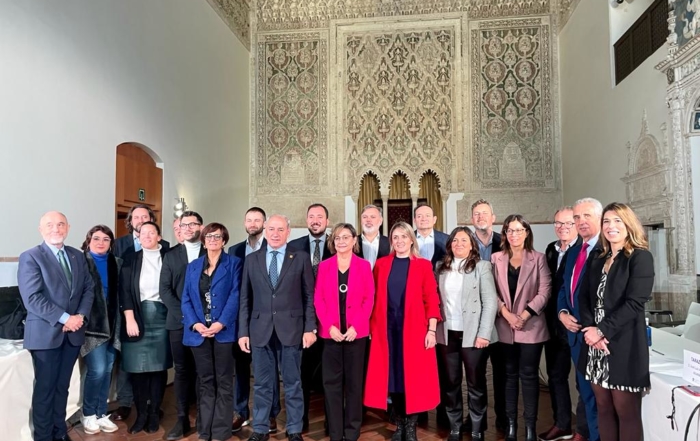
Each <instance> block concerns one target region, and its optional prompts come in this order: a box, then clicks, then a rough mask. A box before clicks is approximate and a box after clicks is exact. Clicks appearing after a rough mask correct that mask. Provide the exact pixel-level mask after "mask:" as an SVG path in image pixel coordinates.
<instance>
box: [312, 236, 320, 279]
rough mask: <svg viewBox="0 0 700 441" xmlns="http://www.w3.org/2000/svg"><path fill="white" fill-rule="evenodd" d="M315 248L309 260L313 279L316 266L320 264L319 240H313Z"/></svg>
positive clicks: (316, 269) (316, 272)
mask: <svg viewBox="0 0 700 441" xmlns="http://www.w3.org/2000/svg"><path fill="white" fill-rule="evenodd" d="M314 242H315V243H316V248H314V257H313V258H312V260H311V267H312V269H313V270H314V278H316V274H318V264H319V263H321V239H314Z"/></svg>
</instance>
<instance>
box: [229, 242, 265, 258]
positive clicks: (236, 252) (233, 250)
mask: <svg viewBox="0 0 700 441" xmlns="http://www.w3.org/2000/svg"><path fill="white" fill-rule="evenodd" d="M246 242H247V240H244V241H242V242H238V243H237V244H235V245H231V246H230V247H229V248H228V253H229V254H230V255H232V256H236V257H238V258H239V259H241V260H243V261H245V258H246V255H245V244H246ZM265 245H267V239H265V238H264V237H263V238H262V245H261V246H260V248H264V247H265Z"/></svg>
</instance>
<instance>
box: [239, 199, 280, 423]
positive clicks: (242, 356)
mask: <svg viewBox="0 0 700 441" xmlns="http://www.w3.org/2000/svg"><path fill="white" fill-rule="evenodd" d="M265 220H267V215H266V214H265V210H263V209H262V208H260V207H250V208H249V209H248V211H246V212H245V218H244V220H243V223H244V225H243V226H244V228H245V232H246V234H248V238H247V239H246V240H244V241H242V242H238V243H237V244H235V245H232V246H231V247H230V248H229V249H228V253H229V254H230V255H232V256H236V257H238V258H239V259H241V260H242V261H243V262H244V263H245V259H246V257H247V256H248V255H249V254H250V253H253V252H255V251H258V250H259V249H260V248H261V247H264V246H265V245H266V244H267V241H266V240H265V237H264V235H263V233H264V230H265ZM233 361H234V364H235V369H236V377H235V378H234V381H235V382H234V388H235V396H234V401H233V410H234V412H235V414H234V417H233V424H232V425H231V431H232V432H238V431H239V430H241V428H242V427H243V426H247V425H248V424H249V421H250V420H249V418H250V406H249V404H248V403H249V401H250V363H251V362H252V359H251V357H250V354H247V353H245V352H243V351H241V348H240V346H238V345H233ZM272 391H273V398H272V409H271V410H270V429H269V431H270V433H275V432H277V415H279V413H280V412H281V411H282V407H281V406H280V387H279V381H273V383H272Z"/></svg>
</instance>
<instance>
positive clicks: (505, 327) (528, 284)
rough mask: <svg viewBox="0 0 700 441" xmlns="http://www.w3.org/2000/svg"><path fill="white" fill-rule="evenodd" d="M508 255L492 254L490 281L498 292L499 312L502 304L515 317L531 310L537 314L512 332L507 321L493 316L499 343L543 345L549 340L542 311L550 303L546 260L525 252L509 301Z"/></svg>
mask: <svg viewBox="0 0 700 441" xmlns="http://www.w3.org/2000/svg"><path fill="white" fill-rule="evenodd" d="M509 260H510V258H509V257H508V253H506V252H505V251H500V252H498V253H493V254H492V255H491V264H492V265H493V278H494V280H495V281H496V291H497V292H498V311H499V312H500V310H501V308H502V307H503V305H505V307H506V308H507V309H508V310H509V311H510V312H513V313H515V314H520V313H521V312H523V311H524V310H525V308H526V307H530V309H532V310H533V311H535V312H536V313H537V314H538V315H535V316H532V317H531V318H530V319H529V320H528V321H527V323H525V326H524V327H523V329H521V330H520V331H514V330H513V329H512V328H511V327H510V325H509V324H508V321H507V320H506V319H504V318H503V316H501V314H500V313H499V314H498V315H497V316H496V330H497V331H498V340H499V341H500V342H501V343H508V344H513V343H542V342H545V341H547V340H549V331H548V330H547V320H546V319H545V316H544V308H545V307H546V306H547V301H548V300H549V291H550V289H551V285H552V277H551V275H550V273H549V267H548V266H547V258H546V257H545V255H544V254H542V253H539V252H537V251H524V252H523V263H522V264H521V266H520V276H519V277H518V286H517V288H516V290H515V301H514V302H511V300H510V291H509V289H508V262H509Z"/></svg>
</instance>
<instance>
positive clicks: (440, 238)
mask: <svg viewBox="0 0 700 441" xmlns="http://www.w3.org/2000/svg"><path fill="white" fill-rule="evenodd" d="M413 233H414V234H415V235H416V237H418V230H413ZM449 237H450V235H449V234H445V233H443V232H442V231H438V230H433V240H434V242H435V249H434V251H433V258H432V259H430V263H432V264H433V269H435V265H436V264H437V263H438V262H440V261H442V258H443V257H445V254H446V253H447V248H446V247H447V239H448V238H449ZM379 246H380V247H381V241H380V243H379Z"/></svg>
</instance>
